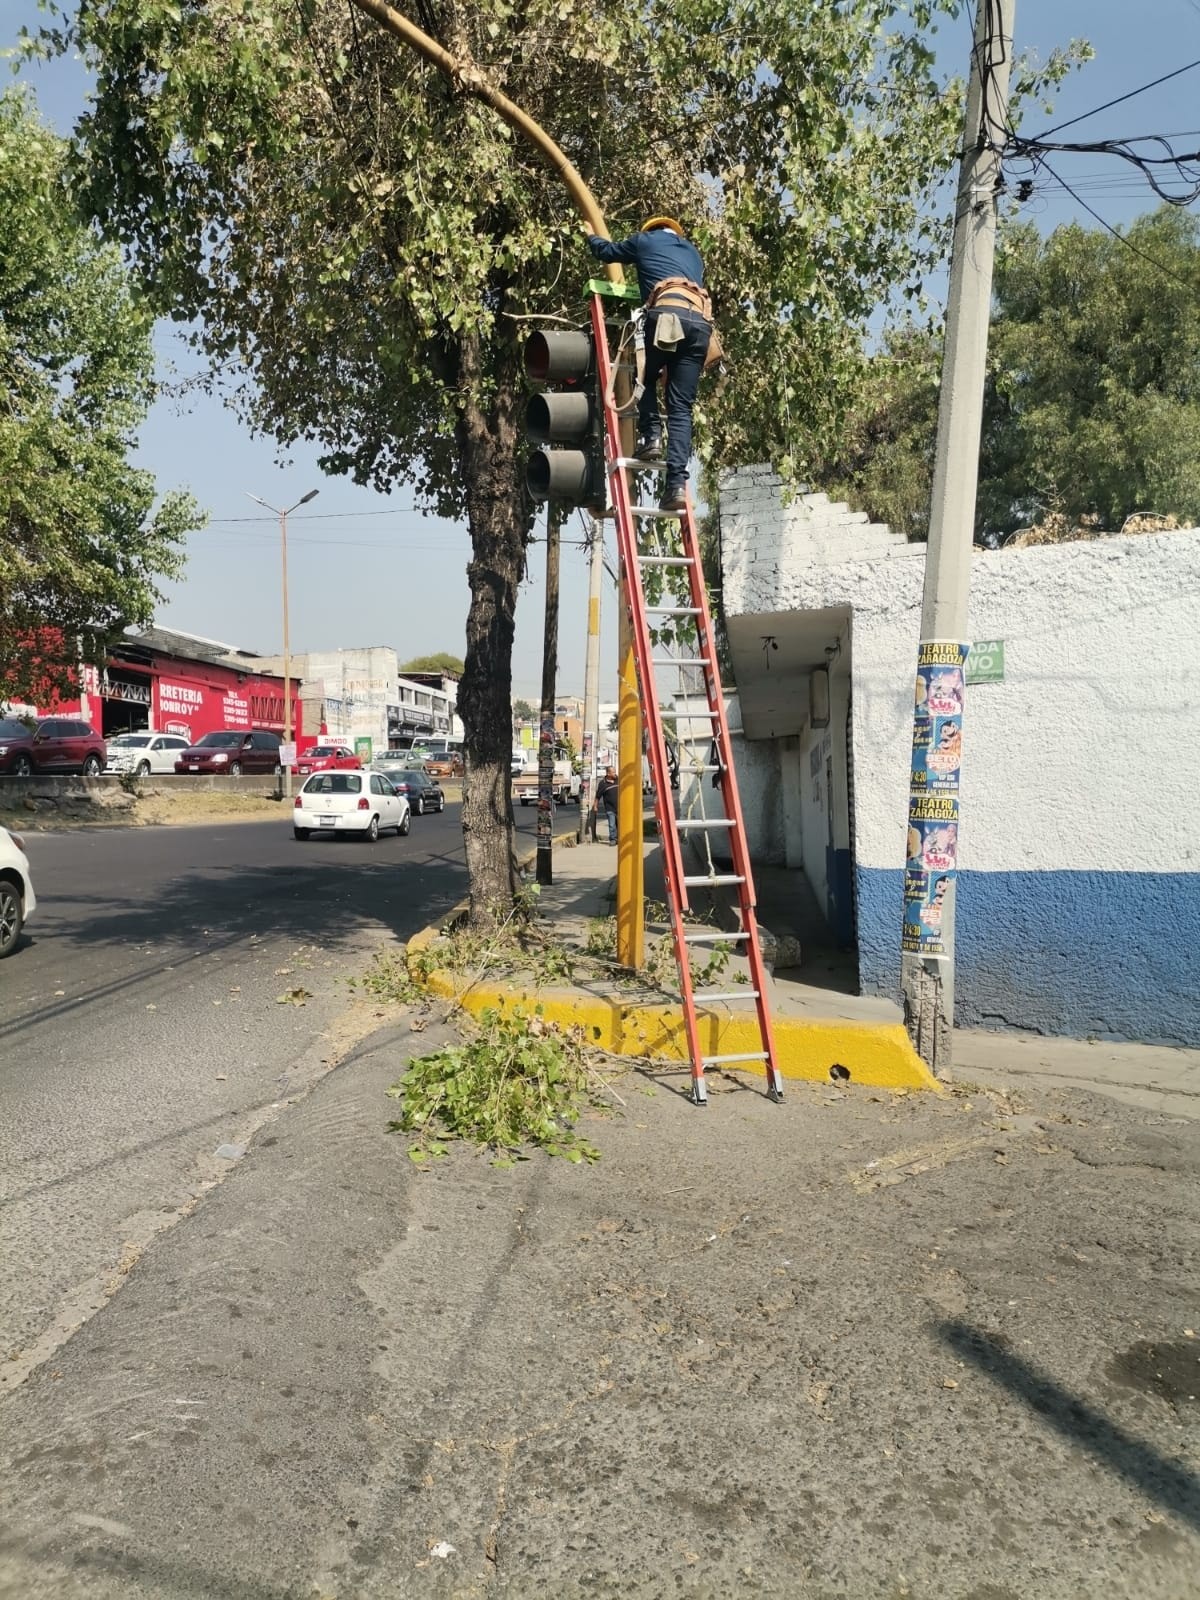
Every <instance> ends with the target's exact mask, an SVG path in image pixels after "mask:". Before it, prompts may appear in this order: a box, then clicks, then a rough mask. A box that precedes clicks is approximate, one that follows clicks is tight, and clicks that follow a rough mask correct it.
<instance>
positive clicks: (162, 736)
mask: <svg viewBox="0 0 1200 1600" xmlns="http://www.w3.org/2000/svg"><path fill="white" fill-rule="evenodd" d="M187 747H188V742H187V740H186V739H181V738H180V737H179V735H178V734H177V733H148V732H147V733H119V734H118V735H117V737H116V738H115V739H110V740H109V741H108V771H109V772H132V773H133V774H134V776H135V777H138V778H145V777H148V776H149V775H150V773H152V772H174V770H175V761H176V758H177V757H178V756H179V755H180V754H181V753H182V752H183V751H184V750H186V749H187Z"/></svg>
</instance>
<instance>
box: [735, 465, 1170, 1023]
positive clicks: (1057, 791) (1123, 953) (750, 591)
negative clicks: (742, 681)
mask: <svg viewBox="0 0 1200 1600" xmlns="http://www.w3.org/2000/svg"><path fill="white" fill-rule="evenodd" d="M811 498H813V497H806V498H805V499H804V500H802V501H798V502H794V503H793V504H792V505H791V506H785V505H784V504H783V501H782V496H781V491H780V486H779V485H778V484H777V483H773V482H772V481H771V480H770V478H769V474H767V473H766V472H765V469H754V470H753V471H752V472H751V473H749V474H739V475H737V477H736V478H735V479H734V480H733V481H732V482H731V483H730V484H729V485H727V487H726V489H725V490H724V491H723V494H722V549H723V560H724V575H723V581H724V592H725V597H726V605H727V608H730V609H731V612H732V614H734V615H737V614H752V613H759V612H761V613H781V612H791V611H797V612H820V613H830V612H833V611H835V610H836V609H837V608H839V607H846V608H849V610H850V613H851V616H852V641H853V642H852V661H851V673H852V679H853V694H854V778H855V798H856V805H855V826H856V841H855V843H856V870H857V886H858V892H859V915H860V929H859V931H860V963H861V966H862V971H863V975H864V984H865V986H866V987H868V988H871V989H873V990H877V991H883V992H889V991H891V990H893V989H894V985H895V981H896V977H897V975H898V970H899V954H898V951H899V917H900V894H899V881H900V876H901V872H902V867H903V860H904V854H905V836H906V825H907V823H906V817H907V795H908V771H909V757H910V748H911V732H912V684H913V676H914V667H915V659H916V647H917V640H918V636H919V628H920V601H921V585H922V580H923V570H924V560H923V558H924V547H923V546H920V545H908V544H905V543H903V542H902V541H898V540H896V539H894V538H893V537H892V536H891V535H890V534H888V533H887V531H886V530H879V529H876V528H864V527H862V525H861V524H853V523H840V524H835V531H834V532H832V533H831V531H830V528H829V526H828V525H827V522H826V521H823V518H825V517H827V516H828V515H833V516H835V517H836V515H837V508H836V507H827V503H826V506H824V507H823V506H822V505H821V504H820V503H819V497H815V498H817V499H818V503H817V504H816V505H813V504H811V503H810V499H811ZM727 507H732V512H731V513H727V510H726V508H727ZM860 530H861V531H860ZM860 552H861V554H860ZM969 635H970V637H972V638H976V639H995V638H998V639H1003V640H1004V641H1005V652H1006V662H1005V681H1004V682H1003V683H1000V684H982V685H972V686H971V687H970V688H969V690H968V695H967V705H966V714H965V719H964V732H963V748H964V760H963V771H962V790H961V798H962V827H961V831H960V841H959V864H960V869H961V876H960V885H959V920H958V945H959V948H958V970H957V983H958V998H959V1010H960V1015H959V1020H960V1021H964V1020H965V1021H975V1022H984V1023H1000V1024H1012V1025H1013V1026H1022V1027H1033V1028H1041V1029H1043V1030H1044V1031H1047V1032H1068V1033H1095V1034H1105V1035H1117V1036H1125V1037H1135V1038H1136V1037H1140V1038H1147V1039H1165V1040H1169V1041H1172V1042H1188V1043H1193V1044H1200V976H1198V973H1200V959H1198V957H1197V951H1200V530H1195V529H1193V530H1190V531H1184V532H1174V533H1161V534H1141V535H1132V536H1127V537H1115V536H1112V537H1104V538H1101V539H1096V540H1089V541H1081V542H1078V543H1071V544H1064V545H1050V546H1039V547H1033V548H1029V549H1024V550H1016V549H1012V548H1009V549H1005V550H1000V551H994V552H991V551H978V552H976V556H975V559H974V562H973V568H972V587H971V603H970V624H969ZM833 731H834V727H833V721H832V719H831V729H830V732H833ZM811 737H812V735H811V732H810V733H809V734H808V735H806V736H805V738H804V740H803V741H802V745H801V772H802V781H804V782H808V781H810V780H809V775H808V768H807V766H806V764H805V763H806V761H807V757H808V751H809V748H810V744H809V742H808V741H809V739H811ZM819 812H820V808H819V806H818V807H816V808H814V817H813V819H811V821H810V820H809V819H806V821H805V829H806V833H805V851H804V855H805V863H806V870H807V871H808V873H809V876H810V879H813V881H814V884H815V881H816V872H817V864H816V863H815V862H814V860H813V855H812V849H811V848H810V834H811V835H812V836H813V839H814V840H815V833H816V832H817V831H818V826H819Z"/></svg>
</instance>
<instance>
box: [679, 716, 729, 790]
mask: <svg viewBox="0 0 1200 1600" xmlns="http://www.w3.org/2000/svg"><path fill="white" fill-rule="evenodd" d="M688 715H689V716H690V715H691V712H689V713H688ZM679 770H680V772H686V773H687V775H688V777H689V778H694V777H698V776H699V775H700V774H701V773H703V772H724V771H725V768H724V767H714V766H711V765H709V764H708V763H706V764H705V765H704V766H702V767H694V766H693V765H692V764H691V762H690V761H681V762H680V763H679Z"/></svg>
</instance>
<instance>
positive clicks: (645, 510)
mask: <svg viewBox="0 0 1200 1600" xmlns="http://www.w3.org/2000/svg"><path fill="white" fill-rule="evenodd" d="M629 509H630V511H632V512H633V514H634V516H635V517H678V516H680V515H681V513H680V512H678V511H660V510H659V509H658V507H657V506H630V508H629Z"/></svg>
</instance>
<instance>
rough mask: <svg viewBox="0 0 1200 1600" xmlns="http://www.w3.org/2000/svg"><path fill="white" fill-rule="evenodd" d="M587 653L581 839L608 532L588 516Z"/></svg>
mask: <svg viewBox="0 0 1200 1600" xmlns="http://www.w3.org/2000/svg"><path fill="white" fill-rule="evenodd" d="M588 538H589V540H590V543H589V545H588V622H587V654H586V655H585V657H584V663H583V775H582V778H581V779H580V784H579V835H578V837H579V842H580V844H582V843H583V841H584V839H585V838H586V837H587V832H588V826H589V823H590V820H591V814H592V802H593V800H594V799H595V798H596V745H597V743H598V742H599V738H600V729H599V727H598V723H599V721H600V592H601V587H602V585H603V582H604V532H603V527H602V524H601V523H600V521H599V520H598V519H597V518H596V517H589V518H588Z"/></svg>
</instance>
